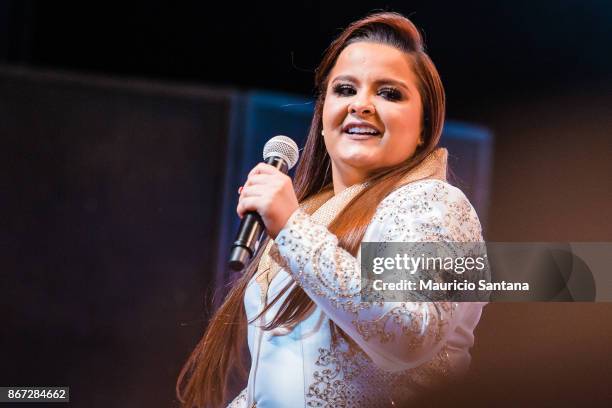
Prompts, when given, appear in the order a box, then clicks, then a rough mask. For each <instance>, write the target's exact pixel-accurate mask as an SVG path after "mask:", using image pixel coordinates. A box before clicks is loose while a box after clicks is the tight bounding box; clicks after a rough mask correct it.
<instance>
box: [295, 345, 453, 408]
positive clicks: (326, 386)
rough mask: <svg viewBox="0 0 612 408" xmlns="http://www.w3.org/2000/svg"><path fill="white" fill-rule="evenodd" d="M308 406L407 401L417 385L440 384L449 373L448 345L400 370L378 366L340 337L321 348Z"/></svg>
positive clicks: (386, 404) (352, 407)
mask: <svg viewBox="0 0 612 408" xmlns="http://www.w3.org/2000/svg"><path fill="white" fill-rule="evenodd" d="M315 367H316V370H315V371H314V372H313V379H312V382H311V384H310V385H309V386H308V389H307V392H306V406H308V407H322V408H336V407H344V408H358V407H372V408H377V407H391V406H397V405H398V404H400V403H406V402H407V401H409V400H410V398H411V397H412V396H413V395H414V392H415V389H421V388H432V387H434V386H435V385H437V384H441V383H442V382H443V381H445V380H446V379H447V378H448V375H449V373H450V369H449V368H450V366H449V358H448V353H447V352H446V349H445V348H444V349H442V350H441V351H440V352H439V353H438V354H437V355H436V356H435V357H434V358H433V359H431V360H430V361H429V362H427V363H425V364H423V365H421V366H419V367H416V368H413V369H410V370H404V371H400V372H395V373H393V372H388V371H384V370H381V369H379V368H377V367H376V366H375V365H374V363H373V362H372V361H371V360H370V359H369V358H368V356H367V355H366V354H365V353H364V352H363V351H361V350H360V349H355V348H354V347H349V346H348V344H347V343H346V342H345V341H343V340H340V341H338V343H337V344H336V345H335V346H331V347H330V348H329V349H327V348H319V357H318V358H317V360H316V362H315Z"/></svg>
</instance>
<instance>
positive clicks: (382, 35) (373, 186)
mask: <svg viewBox="0 0 612 408" xmlns="http://www.w3.org/2000/svg"><path fill="white" fill-rule="evenodd" d="M359 41H368V42H375V43H380V44H386V45H390V46H393V47H395V48H397V49H399V50H400V51H402V52H404V53H405V54H406V55H407V56H408V57H409V58H410V61H411V64H412V69H413V71H414V73H415V75H416V77H417V85H418V89H419V93H420V97H421V102H422V106H423V117H422V121H421V124H422V139H423V141H424V143H423V144H422V145H421V146H419V147H418V148H417V150H416V152H415V154H414V155H413V156H412V157H410V158H409V159H407V160H406V161H405V162H404V163H401V164H399V165H397V166H394V167H392V168H386V169H382V170H381V171H379V172H377V174H376V175H374V176H372V178H371V179H370V180H369V181H370V182H369V183H368V186H367V187H366V188H365V189H364V190H363V191H362V192H361V193H359V194H358V195H357V196H356V197H355V198H353V200H352V201H351V202H350V203H349V204H348V205H347V206H345V208H344V209H343V210H342V211H341V212H340V213H339V214H338V215H337V216H336V218H335V219H334V220H333V221H332V223H331V224H330V225H329V227H328V228H329V231H330V232H332V233H333V234H335V235H336V236H337V237H338V242H339V245H340V246H341V247H342V248H344V249H345V250H347V251H348V252H350V253H351V254H353V255H356V254H357V251H358V249H359V244H360V243H361V240H362V238H363V235H364V233H365V231H366V228H367V227H368V225H369V223H370V221H371V218H372V217H373V215H374V211H375V210H376V207H377V206H378V204H379V203H380V202H381V201H382V199H383V198H384V197H385V196H387V195H388V194H389V193H390V192H391V191H392V190H393V189H394V188H396V186H397V183H398V182H399V181H400V179H401V178H402V177H403V176H404V175H405V174H406V172H407V171H410V170H411V169H412V168H414V167H415V166H416V165H418V164H419V163H420V162H421V161H422V160H423V159H424V158H425V157H426V156H427V155H429V154H430V153H431V152H432V151H433V150H434V149H435V148H436V146H437V144H438V141H439V140H440V135H441V133H442V127H443V124H444V113H445V97H444V88H443V87H442V81H441V80H440V76H439V74H438V71H437V70H436V68H435V66H434V64H433V63H432V61H431V60H430V58H429V57H428V56H427V54H426V53H425V50H424V45H423V41H422V38H421V35H420V33H419V31H418V29H417V28H416V27H415V26H414V24H413V23H412V22H411V21H410V20H408V19H407V18H405V17H403V16H402V15H400V14H397V13H390V12H385V13H376V14H372V15H369V16H367V17H365V18H363V19H361V20H358V21H356V22H354V23H353V24H351V25H350V26H349V27H348V28H347V29H345V30H344V31H343V32H342V33H341V34H340V36H339V37H338V38H337V39H336V40H334V41H333V42H332V43H331V44H330V46H329V47H328V48H327V50H326V51H325V54H324V56H323V59H322V61H321V63H320V64H319V66H318V68H317V70H316V72H315V86H316V91H317V100H316V104H315V108H314V115H313V118H312V123H311V126H310V130H309V133H308V138H307V140H306V145H305V146H304V150H303V153H302V159H301V161H300V163H299V165H298V167H297V169H296V173H295V177H294V188H295V192H296V195H297V198H298V200H299V201H300V202H303V201H304V200H306V199H308V198H309V197H312V196H314V195H315V194H317V193H319V192H321V191H322V190H323V189H324V188H329V185H330V184H331V182H332V176H331V174H330V172H329V171H327V169H328V168H329V166H330V163H331V162H330V157H329V155H328V154H327V150H326V148H325V144H324V142H323V138H322V137H321V136H320V135H321V130H322V129H323V125H322V113H323V104H324V103H325V94H326V90H327V83H328V79H329V78H328V76H329V73H330V71H331V70H332V68H333V67H334V65H335V63H336V60H337V59H338V56H339V55H340V53H341V52H342V50H344V49H345V48H346V47H347V46H348V45H350V44H352V43H355V42H359ZM311 210H312V209H311ZM262 247H264V246H263V245H262ZM262 252H263V251H260V253H259V255H258V256H257V257H256V258H255V259H254V260H253V262H251V264H250V266H249V267H248V268H247V270H246V271H245V273H244V275H243V276H242V277H241V278H240V279H239V280H237V281H236V283H235V284H234V285H233V287H232V289H231V290H230V292H229V293H228V295H227V296H226V298H225V301H224V302H223V304H222V305H221V307H220V308H219V309H218V310H217V312H216V313H215V314H214V315H213V317H212V319H211V321H210V322H209V324H208V328H207V329H206V332H205V333H204V336H203V338H202V339H201V340H200V342H199V343H198V345H197V346H196V348H195V350H194V351H193V352H192V353H191V356H190V357H189V359H188V360H187V362H186V363H185V365H184V366H183V369H182V370H181V373H180V375H179V378H178V380H177V385H176V392H177V396H178V399H179V400H180V401H181V402H182V403H183V406H184V407H189V408H191V407H194V406H196V407H215V408H216V407H219V406H221V405H222V404H223V403H224V402H225V400H226V395H225V394H226V385H227V381H228V375H229V373H230V371H231V370H232V369H234V368H237V369H239V371H240V372H241V373H243V374H244V373H246V370H245V368H244V365H243V359H242V355H241V354H242V353H241V352H242V349H243V345H244V343H245V340H246V329H247V321H246V314H245V310H244V306H243V299H244V294H245V291H246V287H247V285H248V282H249V281H250V280H251V278H252V277H253V275H254V274H255V272H256V270H257V266H258V264H259V260H260V258H261V253H262ZM287 290H290V292H289V294H288V296H287V298H286V299H285V301H284V302H283V303H282V304H281V306H280V309H279V311H278V313H277V314H276V316H275V317H274V319H273V320H272V321H271V322H269V323H268V324H267V325H266V327H265V329H266V330H271V329H273V328H276V327H279V326H283V325H291V324H292V323H295V322H299V321H301V320H303V319H304V317H306V316H307V315H308V313H309V312H310V311H311V310H312V309H313V308H314V303H313V301H312V300H311V299H310V298H309V297H308V295H307V294H306V293H305V292H304V291H303V290H302V289H301V288H300V287H299V286H297V285H295V284H290V285H288V286H286V287H285V288H284V289H283V290H282V293H281V295H282V294H283V293H285V292H286V291H287ZM279 298H280V295H279V296H277V297H276V298H275V299H274V300H272V302H271V303H270V304H268V305H267V306H266V308H264V311H263V312H261V313H262V314H263V313H265V312H266V311H267V310H268V309H269V308H270V307H271V306H272V304H274V303H275V302H276V301H277V300H278V299H279ZM260 315H261V314H260ZM330 326H331V329H332V334H334V336H336V335H338V334H339V335H342V336H346V335H345V334H344V333H343V332H342V330H341V329H340V328H339V327H337V326H336V325H335V324H334V323H333V322H330Z"/></svg>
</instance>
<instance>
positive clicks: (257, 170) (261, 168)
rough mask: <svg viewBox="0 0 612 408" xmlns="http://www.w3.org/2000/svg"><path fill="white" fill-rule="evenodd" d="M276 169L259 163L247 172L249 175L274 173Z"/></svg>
mask: <svg viewBox="0 0 612 408" xmlns="http://www.w3.org/2000/svg"><path fill="white" fill-rule="evenodd" d="M276 172H278V170H277V169H276V168H275V167H273V166H270V165H269V164H266V163H259V164H257V166H255V167H253V169H252V170H251V171H250V172H249V177H250V176H251V175H255V174H275V173H276Z"/></svg>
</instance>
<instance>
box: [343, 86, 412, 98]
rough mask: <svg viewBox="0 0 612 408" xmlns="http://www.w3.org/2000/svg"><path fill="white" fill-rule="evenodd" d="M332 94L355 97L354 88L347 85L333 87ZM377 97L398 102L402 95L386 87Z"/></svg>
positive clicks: (394, 89) (379, 91) (380, 90)
mask: <svg viewBox="0 0 612 408" xmlns="http://www.w3.org/2000/svg"><path fill="white" fill-rule="evenodd" d="M349 92H351V93H349ZM334 93H335V94H336V95H338V96H352V95H355V88H354V87H353V85H349V84H337V85H335V86H334ZM377 95H382V96H383V97H384V98H385V99H387V100H390V101H400V100H402V98H403V96H402V93H401V92H400V91H399V90H398V89H396V88H393V87H388V86H387V87H384V88H381V89H379V90H378V93H377Z"/></svg>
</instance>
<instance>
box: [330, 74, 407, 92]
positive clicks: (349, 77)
mask: <svg viewBox="0 0 612 408" xmlns="http://www.w3.org/2000/svg"><path fill="white" fill-rule="evenodd" d="M338 81H348V82H353V83H355V84H358V83H359V80H357V78H355V77H354V76H352V75H338V76H337V77H335V78H334V79H333V80H332V84H333V83H334V82H338ZM374 84H376V85H396V86H399V87H400V88H404V89H405V90H406V91H407V92H409V93H411V91H410V88H409V87H408V85H407V84H406V83H405V82H404V81H400V80H397V79H392V78H380V79H377V80H376V81H374Z"/></svg>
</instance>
